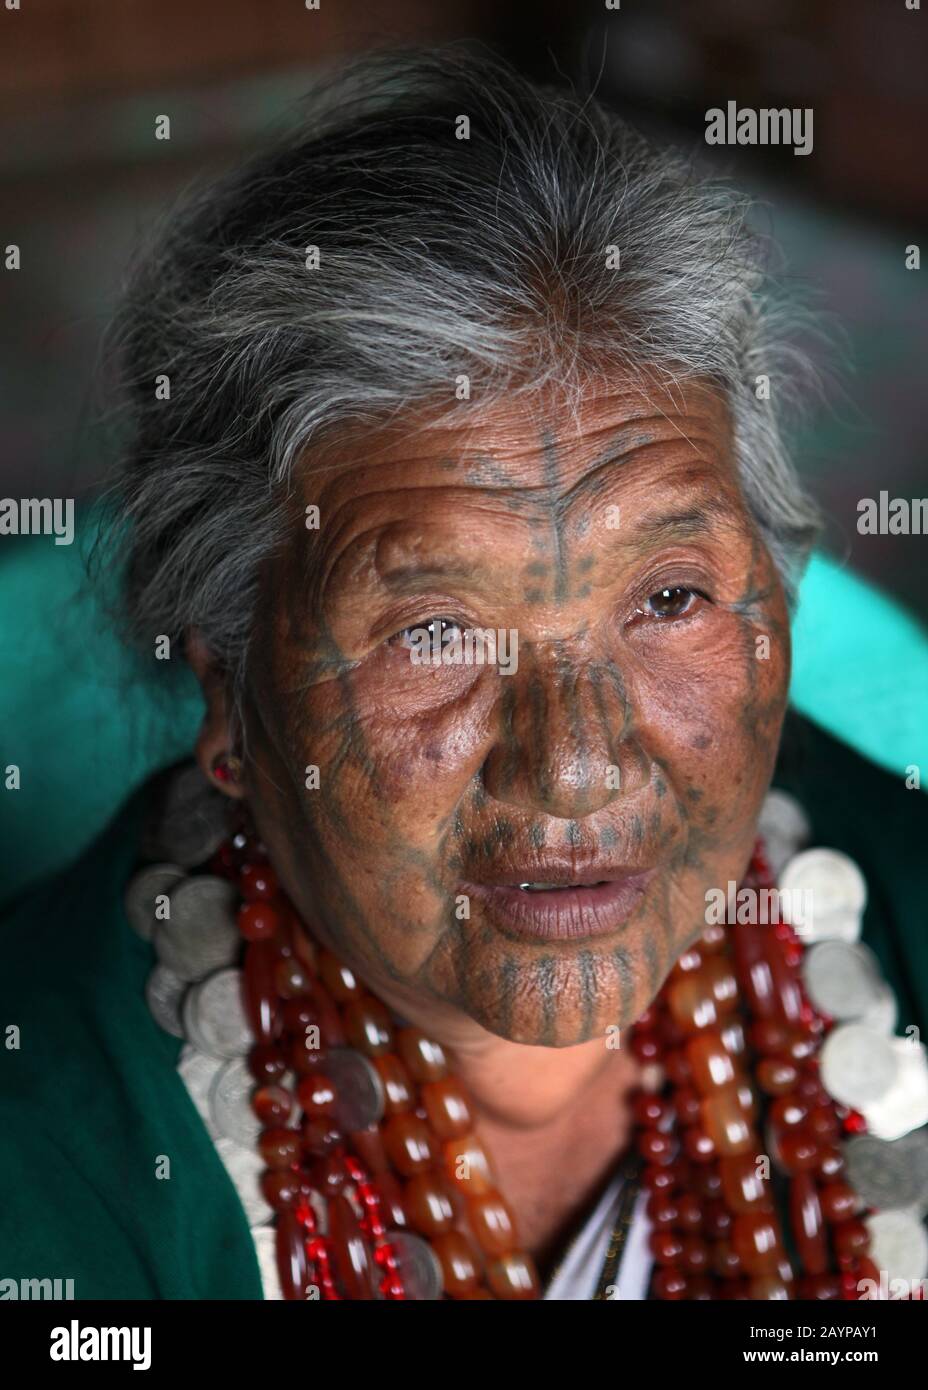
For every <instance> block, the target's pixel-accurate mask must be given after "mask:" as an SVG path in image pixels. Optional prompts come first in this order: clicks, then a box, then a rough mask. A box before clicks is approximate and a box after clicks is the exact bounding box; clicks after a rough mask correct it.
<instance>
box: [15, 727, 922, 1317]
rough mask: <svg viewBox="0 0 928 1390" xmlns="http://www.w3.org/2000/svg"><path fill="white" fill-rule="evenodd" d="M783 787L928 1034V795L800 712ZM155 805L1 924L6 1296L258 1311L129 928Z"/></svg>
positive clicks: (242, 1251) (227, 1189) (249, 1273)
mask: <svg viewBox="0 0 928 1390" xmlns="http://www.w3.org/2000/svg"><path fill="white" fill-rule="evenodd" d="M775 784H776V785H778V786H781V787H783V788H785V789H786V790H788V791H791V792H793V794H794V795H796V796H797V798H798V799H799V800H800V802H801V803H802V805H803V806H804V808H805V810H806V812H807V814H808V815H809V817H810V819H811V821H812V826H813V838H812V844H814V845H827V846H831V847H833V848H837V849H842V850H844V851H846V852H847V853H848V854H850V855H852V856H853V858H854V859H856V860H857V862H858V863H859V864H860V866H861V868H862V870H863V872H864V875H865V877H866V879H867V883H868V887H869V895H870V896H869V905H868V908H867V914H866V919H865V925H864V940H865V941H867V942H868V943H869V944H870V946H871V947H872V948H873V949H874V950H875V951H876V953H877V955H878V956H879V957H880V960H881V962H882V965H883V969H884V971H885V973H886V976H887V978H888V980H889V982H890V984H891V985H892V986H893V988H894V989H895V991H896V993H897V997H898V999H899V1006H900V1007H899V1025H898V1031H899V1032H903V1031H904V1030H905V1028H906V1027H907V1026H908V1025H909V1024H910V1023H915V1024H917V1025H918V1026H919V1027H920V1028H922V1029H923V1030H924V1025H925V1021H926V1019H928V930H926V926H928V919H926V900H928V895H926V887H928V855H926V853H925V846H926V843H928V798H926V797H925V796H924V795H923V794H920V793H919V792H918V791H915V790H911V791H910V790H907V789H906V788H905V785H904V783H903V782H901V781H900V780H899V779H898V778H896V777H894V776H892V775H891V774H889V773H887V772H884V771H881V770H880V769H878V768H877V767H875V766H874V765H873V764H871V763H868V762H866V761H865V760H864V759H862V758H861V757H859V756H858V755H857V754H855V753H853V752H851V751H850V750H849V749H848V748H847V747H845V746H844V745H843V744H840V743H838V742H836V741H835V740H834V739H832V738H831V737H829V736H828V735H827V734H825V733H823V732H822V731H821V730H820V729H818V728H816V727H815V726H814V725H812V724H810V723H808V722H807V721H805V720H802V719H800V718H799V717H798V716H792V717H791V720H790V726H789V730H788V733H787V736H786V738H785V739H784V745H783V751H782V754H781V758H780V764H779V767H778V771H777V775H776V778H775ZM141 810H142V807H141V804H140V798H138V797H137V798H135V799H134V801H133V802H132V803H130V804H129V806H127V807H126V808H125V809H124V810H123V812H122V813H121V814H120V815H119V816H118V818H117V819H116V821H115V822H114V823H113V824H112V825H111V827H110V828H109V830H108V831H107V832H106V833H105V834H104V835H103V836H102V838H100V839H99V840H98V841H97V842H96V843H95V844H94V845H93V846H92V848H91V849H90V851H89V852H88V853H86V854H85V856H84V857H83V858H82V859H81V860H80V862H79V863H77V864H76V865H75V866H74V867H73V868H72V869H70V870H69V871H67V872H66V873H64V874H62V875H61V876H60V877H58V878H57V879H55V880H54V881H53V882H50V883H49V884H47V885H45V886H43V887H42V888H41V889H40V890H39V891H36V892H32V893H30V894H29V896H28V897H26V898H25V899H23V900H22V901H21V902H19V903H18V905H17V906H16V907H14V908H13V909H12V910H11V911H10V912H9V914H8V915H7V916H6V918H5V919H4V921H3V922H2V923H0V939H2V943H3V955H2V964H0V1027H2V1029H3V1043H4V1045H3V1049H2V1053H0V1183H2V1191H3V1199H2V1201H0V1281H2V1280H4V1279H15V1280H17V1281H18V1280H20V1279H28V1278H33V1279H36V1278H48V1279H54V1278H60V1279H68V1278H71V1279H73V1280H74V1295H75V1297H76V1298H77V1299H91V1298H100V1299H151V1298H181V1299H186V1298H190V1299H208V1298H214V1299H258V1298H261V1297H262V1292H261V1282H260V1278H259V1274H258V1266H257V1262H256V1258H255V1253H254V1248H253V1245H252V1241H251V1237H250V1234H249V1230H248V1224H247V1221H246V1218H245V1214H244V1212H243V1210H242V1207H241V1204H240V1202H239V1199H238V1196H237V1194H236V1191H235V1189H234V1187H233V1186H232V1183H231V1180H230V1179H229V1177H228V1175H227V1173H226V1171H225V1168H224V1167H223V1165H222V1163H221V1161H220V1159H219V1156H218V1154H217V1153H216V1151H215V1149H214V1147H213V1143H212V1140H211V1139H210V1137H209V1135H208V1134H207V1131H206V1129H205V1127H204V1125H203V1122H202V1121H201V1119H200V1117H199V1115H198V1114H197V1111H196V1110H195V1109H194V1106H193V1103H192V1102H191V1100H190V1098H189V1097H188V1094H187V1091H186V1089H185V1087H184V1085H183V1083H182V1081H181V1079H180V1077H179V1076H178V1074H177V1072H176V1070H175V1067H176V1063H177V1059H178V1055H179V1053H180V1048H181V1043H180V1042H179V1041H178V1040H176V1039H174V1038H171V1037H169V1036H168V1035H167V1034H165V1033H163V1032H162V1031H161V1030H160V1029H159V1027H158V1026H157V1024H156V1023H155V1022H154V1020H153V1019H152V1017H151V1015H150V1014H149V1011H148V1007H147V1004H146V1002H145V998H144V994H143V988H144V984H145V979H146V976H147V975H148V973H149V971H150V969H151V967H152V965H153V963H154V952H153V949H152V947H151V946H150V945H148V944H147V943H145V942H143V941H142V940H140V939H139V938H138V937H137V936H136V935H135V933H134V932H133V931H132V930H131V929H130V928H129V926H128V923H127V922H126V920H125V916H124V913H123V908H122V894H123V890H124V887H125V884H126V881H127V879H128V878H129V876H130V874H131V872H132V869H133V867H134V862H135V858H136V852H137V851H136V844H137V837H138V830H139V825H140V818H141ZM14 1027H15V1029H17V1030H18V1039H17V1035H16V1034H15V1033H14V1032H13V1031H12V1030H13V1028H14ZM17 1040H18V1044H19V1045H18V1046H15V1045H14V1044H15V1043H16V1042H17ZM165 1157H166V1158H168V1159H169V1160H170V1177H169V1179H165V1178H164V1177H158V1176H156V1172H158V1171H163V1169H164V1158H165ZM2 1289H3V1285H2V1283H0V1294H2Z"/></svg>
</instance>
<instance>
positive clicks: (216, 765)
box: [212, 753, 242, 783]
mask: <svg viewBox="0 0 928 1390" xmlns="http://www.w3.org/2000/svg"><path fill="white" fill-rule="evenodd" d="M212 772H213V776H214V777H215V778H216V781H217V782H227V783H228V782H240V781H241V779H242V760H241V758H237V757H236V756H235V754H234V753H217V755H216V757H215V758H214V759H213V762H212Z"/></svg>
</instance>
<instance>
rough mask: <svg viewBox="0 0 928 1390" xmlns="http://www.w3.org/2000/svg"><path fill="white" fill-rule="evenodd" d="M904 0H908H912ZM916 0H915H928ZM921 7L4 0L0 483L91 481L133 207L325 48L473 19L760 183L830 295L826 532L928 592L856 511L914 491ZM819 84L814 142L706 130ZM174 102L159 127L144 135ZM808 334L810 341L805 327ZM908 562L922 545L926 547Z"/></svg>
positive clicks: (22, 486) (921, 335) (858, 562)
mask: <svg viewBox="0 0 928 1390" xmlns="http://www.w3.org/2000/svg"><path fill="white" fill-rule="evenodd" d="M909 3H910V4H912V3H916V0H909ZM926 10H928V5H926ZM926 26H928V13H923V12H922V11H921V10H920V9H908V8H907V7H906V0H750V3H746V2H745V0H621V5H620V7H619V8H616V9H607V8H606V4H605V0H598V3H593V0H578V2H577V3H571V4H567V3H564V0H534V3H510V4H507V3H505V0H495V3H494V2H493V0H433V2H432V3H429V0H321V4H320V8H319V9H318V10H308V9H306V7H305V4H304V0H21V9H20V10H13V11H10V10H8V9H6V8H0V129H2V132H3V138H2V141H0V170H2V184H3V188H4V194H5V198H4V205H5V210H4V212H3V215H2V223H0V225H2V228H3V235H2V238H0V241H2V244H3V245H4V246H5V245H7V244H9V243H10V242H16V243H17V244H19V245H20V246H21V248H22V254H23V267H22V269H21V271H19V272H18V273H10V272H4V273H3V275H2V278H0V297H2V313H3V333H2V342H0V373H2V380H3V389H2V406H0V410H2V414H0V448H2V454H0V459H2V463H0V469H2V473H0V493H2V495H4V496H15V497H18V496H73V497H77V498H82V497H83V498H87V497H89V496H90V495H91V494H92V492H93V490H94V489H95V488H96V487H97V486H98V485H99V483H100V480H101V478H102V477H103V475H104V473H105V471H106V468H107V466H108V464H109V460H108V459H107V458H106V457H105V450H104V448H103V447H102V445H101V437H100V435H99V433H98V432H97V431H95V430H94V429H92V428H91V423H92V415H93V408H94V406H93V396H92V391H91V383H92V380H93V376H94V371H95V367H96V361H97V357H98V343H99V335H100V332H101V330H102V328H103V325H104V324H105V322H106V319H107V316H108V314H109V312H110V309H111V307H112V303H113V298H114V294H115V291H116V289H117V286H118V283H119V277H120V273H121V271H122V269H123V267H124V265H125V263H126V260H127V258H128V255H129V253H130V249H131V247H132V245H133V243H134V242H135V240H136V238H137V236H138V234H139V232H140V231H141V230H142V229H144V227H145V226H146V225H147V223H148V222H149V221H150V219H151V217H152V215H153V214H154V213H156V212H157V211H158V210H159V209H160V208H161V207H163V206H164V205H165V203H166V202H167V201H169V200H170V199H171V198H172V197H173V195H174V194H176V192H177V191H179V190H180V189H181V188H182V187H183V186H184V185H185V184H186V183H187V182H188V181H189V180H190V179H191V178H192V177H194V176H195V175H197V174H199V173H201V172H205V171H208V170H211V169H220V168H222V167H224V166H225V165H226V164H227V163H229V162H230V161H233V160H235V159H237V158H238V157H239V156H240V155H241V154H243V153H245V152H246V151H247V150H248V149H250V148H251V147H253V146H254V145H255V144H257V143H259V142H260V140H261V137H262V133H263V132H265V131H266V130H267V129H268V126H269V124H270V123H271V122H272V121H274V120H275V119H276V118H277V117H279V116H280V114H281V112H282V110H283V108H284V107H285V106H286V104H287V103H288V102H290V101H291V100H292V99H293V98H294V97H296V96H298V95H299V94H300V93H301V91H302V90H303V88H304V86H305V85H306V82H307V78H308V77H309V76H310V75H311V74H312V72H313V71H314V70H315V69H317V68H318V67H319V66H320V65H322V64H328V63H331V62H333V61H336V60H337V59H338V58H339V57H340V56H342V55H346V54H350V53H354V52H357V51H360V50H363V49H365V48H368V47H371V46H375V45H383V44H389V43H394V42H408V41H430V40H449V39H479V40H481V41H483V42H484V43H486V44H488V45H489V46H491V47H493V48H495V49H497V50H498V51H500V52H502V53H503V54H505V55H506V56H507V57H509V58H510V59H511V60H512V61H514V62H515V63H516V64H517V65H519V66H520V67H521V68H523V69H524V70H525V71H527V72H528V73H530V74H531V75H533V76H536V77H539V78H543V79H549V80H550V79H552V78H555V77H557V76H558V75H559V74H560V75H562V76H564V77H567V78H569V79H571V80H573V81H575V82H576V83H577V84H578V85H580V86H582V87H589V85H590V84H591V83H593V82H595V83H596V85H597V89H598V91H599V94H600V96H601V97H602V98H603V99H605V100H606V101H608V102H609V103H611V104H612V105H614V106H616V107H617V108H618V109H620V110H621V111H623V112H625V113H626V114H627V115H628V116H629V117H631V118H632V119H633V120H634V121H636V122H637V123H638V124H639V125H641V126H642V127H644V128H649V129H651V130H653V131H655V132H657V133H658V134H664V135H666V136H667V137H668V138H670V139H672V140H675V141H676V142H678V143H680V144H682V145H683V146H684V147H685V148H687V149H689V150H690V151H694V152H698V153H699V154H700V155H701V157H703V158H704V159H706V160H707V161H710V162H711V163H713V164H714V165H716V166H717V167H719V168H720V169H725V170H727V171H729V172H730V173H731V174H732V175H733V177H735V178H736V179H737V180H739V181H740V182H741V183H742V184H744V185H745V186H746V187H748V188H749V189H750V190H751V191H753V192H755V193H756V194H757V196H758V198H759V199H761V200H762V204H763V207H762V210H761V212H760V214H759V215H760V218H761V221H762V223H763V225H764V226H765V228H767V229H768V230H770V231H771V232H772V233H773V235H774V236H775V237H776V239H777V240H778V242H779V243H780V245H781V246H782V248H783V255H784V264H785V268H786V276H787V278H788V279H789V280H790V281H793V282H795V284H796V286H797V287H798V288H799V289H800V292H801V293H805V287H808V288H809V290H810V291H811V292H812V293H813V296H814V300H815V302H816V303H817V304H818V305H819V307H820V308H821V309H822V310H824V311H827V313H828V314H830V315H831V316H832V317H833V320H834V322H835V323H836V324H837V325H838V326H839V328H840V330H841V336H842V338H843V343H842V345H841V348H840V353H839V354H838V356H837V357H835V356H834V354H829V359H830V366H831V371H832V385H831V386H830V387H829V388H828V390H827V393H826V398H825V399H824V400H823V401H822V403H821V406H820V407H817V408H816V409H815V411H814V412H813V414H812V415H811V416H810V418H809V419H808V420H807V421H806V422H805V424H804V425H803V426H802V428H801V429H799V430H797V431H796V434H795V438H794V444H795V449H796V451H797V454H798V457H799V461H800V464H801V466H802V468H803V470H804V471H805V473H806V474H807V476H808V477H809V478H810V479H811V480H812V482H813V486H814V489H815V491H816V492H817V494H818V496H819V497H820V499H821V501H822V502H823V504H824V505H825V507H826V509H827V510H828V512H829V513H830V515H831V517H832V526H831V531H830V533H829V537H828V548H829V549H830V550H831V551H832V552H833V553H836V554H838V555H841V556H842V557H845V556H847V557H849V558H850V559H851V561H852V563H853V564H854V566H855V567H856V568H857V569H858V570H859V571H860V572H862V573H863V574H865V575H869V576H871V577H872V578H874V579H876V580H878V581H879V582H880V583H881V584H882V585H883V586H885V587H886V588H888V589H889V590H891V591H892V592H893V593H895V594H896V595H897V596H899V597H900V598H902V599H903V600H904V601H905V602H906V603H907V604H908V605H909V606H910V607H911V608H913V609H915V610H916V611H918V612H920V613H922V614H923V615H925V616H928V594H926V586H925V583H924V579H923V572H922V571H923V568H924V567H923V565H921V556H922V555H923V554H924V548H923V547H924V540H923V538H919V537H917V536H912V537H904V536H892V537H888V536H860V535H858V533H857V530H856V521H857V501H858V499H860V498H861V497H870V496H876V495H877V493H878V491H879V489H880V488H886V489H887V490H888V491H889V494H890V496H891V497H892V496H900V497H905V498H908V499H912V498H914V497H919V496H922V495H924V494H926V493H928V486H926V473H928V468H926V457H928V412H926V410H925V408H924V404H923V397H924V395H925V362H926V348H928V316H926V312H925V309H926V293H925V290H924V288H923V286H924V283H925V281H924V276H925V274H926V273H928V272H926V271H920V270H907V269H906V267H905V248H906V247H907V246H909V245H912V244H915V245H919V246H921V247H922V249H923V250H924V245H923V243H924V239H925V224H926V221H928V183H926V178H925V164H926V161H925V148H926V134H928V119H926V117H928V82H926V70H928V63H926V56H928V41H926V33H928V28H926ZM728 100H735V101H736V102H737V103H738V104H739V105H740V106H750V107H753V108H759V107H765V106H766V107H784V106H789V107H812V108H813V110H814V149H813V152H812V153H811V155H809V156H808V157H798V156H795V155H793V153H792V151H791V150H790V149H783V148H776V147H769V146H767V147H763V146H760V147H753V148H752V147H741V148H739V147H724V146H723V147H708V146H706V145H705V141H704V132H705V112H706V110H707V109H708V108H709V107H713V106H721V107H724V106H725V104H726V102H727V101H728ZM162 113H164V114H168V115H170V116H171V125H172V138H171V139H170V140H169V141H160V140H156V139H155V138H154V125H155V118H156V116H157V115H159V114H162ZM811 346H812V349H813V351H814V352H815V353H816V354H818V355H820V356H821V355H822V352H823V350H822V348H821V346H820V345H817V344H816V343H815V342H814V341H813V343H812V345H811ZM920 566H921V568H920Z"/></svg>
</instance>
